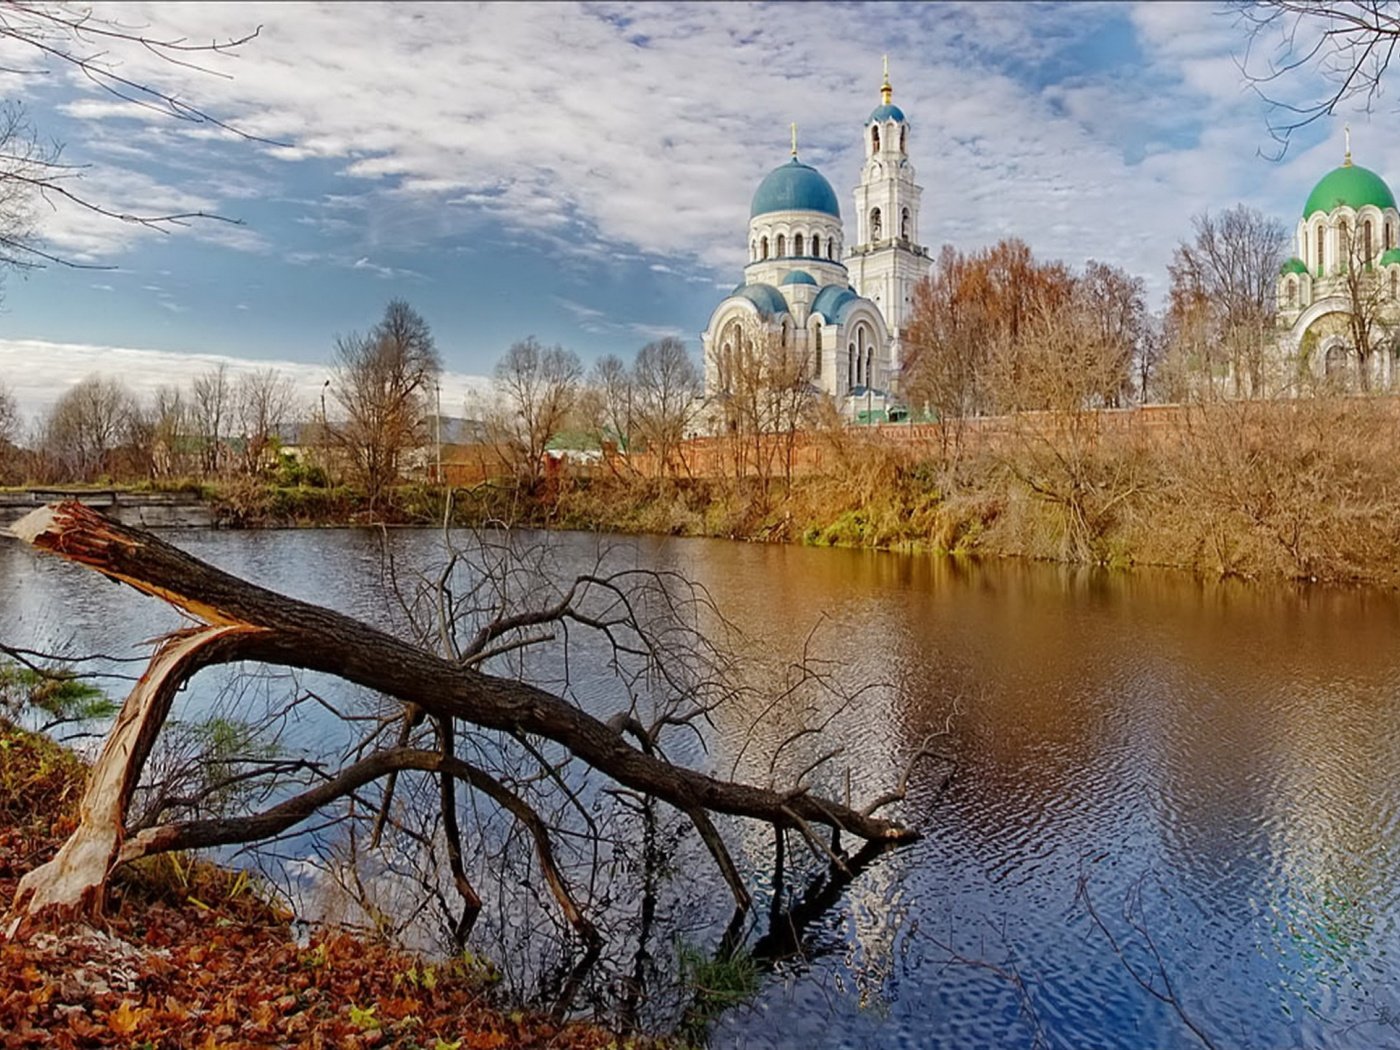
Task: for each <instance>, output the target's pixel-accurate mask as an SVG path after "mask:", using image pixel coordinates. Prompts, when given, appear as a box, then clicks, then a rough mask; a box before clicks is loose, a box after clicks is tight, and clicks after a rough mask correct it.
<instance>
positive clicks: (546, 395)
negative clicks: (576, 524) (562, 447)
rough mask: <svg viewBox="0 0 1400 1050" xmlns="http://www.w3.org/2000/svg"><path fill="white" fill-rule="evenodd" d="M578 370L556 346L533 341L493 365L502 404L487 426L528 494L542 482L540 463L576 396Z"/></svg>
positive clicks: (572, 356) (573, 359)
mask: <svg viewBox="0 0 1400 1050" xmlns="http://www.w3.org/2000/svg"><path fill="white" fill-rule="evenodd" d="M582 375H583V366H582V365H581V364H580V363H579V359H578V355H577V354H575V353H574V352H573V351H572V350H565V349H564V348H563V347H560V346H551V347H544V346H541V345H540V344H539V342H538V341H537V340H536V339H535V337H534V336H530V337H529V338H527V339H524V340H522V341H521V342H518V343H516V344H515V345H514V346H512V347H511V348H510V349H509V350H507V351H506V354H505V356H504V357H502V358H501V360H500V361H498V362H497V363H496V387H497V391H498V393H499V395H500V398H501V404H500V406H499V408H498V410H497V411H496V413H495V414H494V417H493V418H492V419H491V420H490V424H491V431H492V437H493V439H494V440H495V442H496V446H497V448H498V449H500V451H501V453H502V455H503V456H504V457H505V460H506V465H507V466H508V467H509V468H510V469H511V470H512V471H513V472H514V473H515V476H516V478H517V480H518V481H519V482H520V484H521V485H523V486H524V487H526V488H527V489H531V490H533V489H534V488H535V487H536V486H538V485H539V483H540V480H541V478H543V476H544V457H545V451H546V450H547V449H548V447H549V443H550V442H551V441H552V440H554V438H555V437H556V436H558V434H559V432H560V430H561V429H562V428H563V426H564V423H565V421H566V420H567V419H568V417H569V413H570V412H571V411H572V410H573V408H574V406H575V403H576V401H577V398H578V393H579V381H580V379H581V377H582Z"/></svg>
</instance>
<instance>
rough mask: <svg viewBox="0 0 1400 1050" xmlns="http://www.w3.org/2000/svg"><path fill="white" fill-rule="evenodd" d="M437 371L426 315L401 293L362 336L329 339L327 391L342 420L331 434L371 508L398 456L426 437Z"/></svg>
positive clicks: (393, 473)
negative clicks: (331, 361) (331, 358)
mask: <svg viewBox="0 0 1400 1050" xmlns="http://www.w3.org/2000/svg"><path fill="white" fill-rule="evenodd" d="M441 371H442V361H441V359H440V358H439V357H438V352H437V345H436V344H435V343H434V341H433V334H432V331H431V329H429V327H428V323H427V321H425V320H423V318H422V316H421V315H420V314H419V313H418V312H417V311H416V310H414V309H413V307H411V306H409V305H408V303H406V302H405V301H404V300H402V299H394V300H391V301H390V302H389V304H388V305H387V306H386V307H385V308H384V317H383V319H382V320H381V321H380V322H379V323H378V324H377V325H375V326H374V327H373V328H371V329H370V330H369V332H368V333H367V334H365V335H363V336H361V335H357V334H355V333H351V334H350V335H348V336H344V337H342V338H338V339H337V340H336V363H335V373H334V375H333V377H332V379H331V393H332V395H333V396H334V397H335V401H336V404H338V405H339V406H340V409H341V411H342V412H343V413H344V416H345V418H344V420H343V421H341V422H339V423H336V424H333V425H332V427H331V434H332V437H333V439H334V440H335V441H336V443H337V444H339V445H340V446H341V447H342V448H343V449H345V450H346V452H347V453H348V454H349V457H350V462H351V463H352V465H353V468H354V473H355V476H356V478H357V479H358V481H359V482H360V484H361V485H362V486H363V487H364V490H365V495H366V496H367V497H368V498H369V505H370V510H371V512H372V511H373V510H374V508H375V506H376V503H377V501H378V500H379V498H380V497H381V496H382V495H383V494H384V492H385V490H386V489H387V488H388V487H389V486H391V485H393V484H394V483H395V482H397V481H398V480H399V477H400V475H401V472H402V470H403V466H404V463H403V460H404V454H405V453H406V452H408V451H409V450H410V449H414V448H418V447H420V446H422V445H423V444H424V443H425V442H426V440H427V424H426V420H427V418H428V415H429V412H430V411H431V404H430V401H429V398H430V397H431V395H432V393H433V391H434V387H435V385H436V383H437V378H438V375H439V373H441Z"/></svg>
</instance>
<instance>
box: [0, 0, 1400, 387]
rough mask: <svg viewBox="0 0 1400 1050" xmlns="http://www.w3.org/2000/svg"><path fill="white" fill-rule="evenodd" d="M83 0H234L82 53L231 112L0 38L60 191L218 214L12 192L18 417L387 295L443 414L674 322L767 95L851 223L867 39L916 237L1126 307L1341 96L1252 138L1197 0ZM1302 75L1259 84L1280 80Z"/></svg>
mask: <svg viewBox="0 0 1400 1050" xmlns="http://www.w3.org/2000/svg"><path fill="white" fill-rule="evenodd" d="M93 6H94V11H95V12H96V14H97V15H99V16H101V17H104V18H109V19H113V20H115V21H118V22H120V23H122V24H123V25H126V26H130V27H133V28H134V29H136V30H138V31H139V32H140V33H142V34H144V35H147V36H151V37H157V38H162V39H176V38H181V39H186V40H188V41H190V42H191V43H202V42H206V41H211V40H227V39H230V38H235V37H239V36H242V35H244V34H247V33H250V32H252V31H254V30H257V36H256V37H255V38H253V39H251V40H249V41H248V42H246V43H244V44H241V45H240V46H238V47H236V48H233V49H231V50H229V51H227V52H225V53H220V54H204V55H199V56H198V58H197V62H196V63H195V64H194V65H196V66H197V68H193V67H192V66H191V65H190V64H180V63H172V62H168V61H162V60H161V59H160V58H159V57H158V56H156V55H154V54H151V53H150V52H149V51H147V50H145V49H142V48H140V47H131V46H126V47H123V46H120V45H115V46H111V47H107V48H106V50H107V58H106V59H105V60H106V61H109V62H111V63H113V64H114V67H115V68H116V69H117V70H118V71H119V72H120V73H121V74H122V75H123V76H125V77H127V78H128V79H130V80H133V81H137V82H140V83H145V84H150V85H152V86H154V87H157V88H159V89H161V90H164V91H167V92H170V93H172V94H175V95H177V96H178V97H179V98H181V99H182V100H187V101H189V102H190V103H192V104H194V105H196V106H198V107H199V109H201V110H202V111H204V112H206V113H209V114H211V115H213V116H216V117H217V118H218V119H219V120H220V121H222V122H223V123H225V124H227V125H229V126H231V127H234V128H237V129H238V130H239V131H241V132H243V133H245V135H247V136H254V138H248V137H241V136H240V135H237V134H233V133H231V132H229V131H227V130H224V129H221V128H220V127H218V126H216V125H212V124H209V123H199V122H196V121H189V120H178V119H175V118H172V117H171V116H169V115H168V114H165V113H161V112H158V111H155V110H153V109H151V108H147V107H141V106H136V105H132V104H130V103H128V102H123V101H122V100H120V99H118V98H116V97H114V96H113V95H112V94H111V93H109V92H107V91H104V90H103V89H102V87H101V85H99V84H95V83H93V82H91V81H90V80H87V79H84V78H83V77H81V76H80V75H79V74H78V73H77V72H76V71H74V70H72V69H63V68H61V67H58V66H53V65H49V66H46V65H45V64H44V62H43V60H42V56H40V55H37V54H35V53H33V52H32V50H31V51H28V52H26V51H24V50H22V49H18V50H17V48H19V45H16V44H15V43H14V42H13V41H8V42H6V41H0V67H3V72H0V86H3V88H4V91H5V96H6V97H7V98H8V99H10V100H20V101H22V102H23V104H24V105H25V107H26V109H27V112H28V113H29V116H30V118H31V120H32V121H33V123H34V125H35V126H36V127H37V128H39V130H40V131H41V133H42V134H43V135H44V136H45V138H46V139H50V140H52V141H54V142H57V143H61V144H62V146H63V154H62V156H63V159H64V160H65V161H66V162H67V163H70V164H74V165H80V166H81V168H80V172H81V179H80V182H79V183H78V184H77V185H76V186H75V188H76V189H77V190H78V192H80V193H82V194H83V195H84V196H87V197H89V198H90V199H92V200H94V201H97V202H100V203H102V204H104V205H105V206H108V207H109V208H112V209H116V210H125V209H130V210H132V211H139V212H144V213H146V214H150V213H152V212H161V211H167V210H169V211H204V212H209V213H214V214H217V215H220V216H224V217H227V218H230V219H235V220H237V224H236V225H235V224H233V223H229V222H222V221H214V220H196V221H194V222H192V223H191V224H190V225H189V226H188V227H185V228H182V229H179V230H176V231H174V232H170V233H162V232H159V231H155V230H151V229H147V228H143V227H140V226H135V225H131V224H124V223H121V222H117V221H113V220H110V219H105V218H102V217H99V216H94V215H92V214H90V213H84V212H83V211H82V210H81V209H78V208H76V207H73V206H71V205H68V204H66V203H65V202H64V201H62V200H55V201H53V202H52V204H51V205H48V206H45V207H44V208H43V209H42V211H41V214H40V221H41V226H40V229H41V231H42V235H43V238H44V244H45V246H46V247H47V248H48V249H49V250H50V251H52V252H54V253H55V254H57V255H59V256H61V257H63V258H65V259H67V260H69V261H71V262H76V263H80V264H82V266H83V267H85V268H72V267H65V266H48V267H46V268H44V269H42V270H37V271H33V272H30V273H28V274H27V275H16V274H10V275H8V276H7V277H6V278H5V281H4V285H3V288H0V296H2V298H0V384H4V385H5V386H7V387H9V388H10V389H11V390H12V391H14V393H15V394H16V395H17V397H18V398H19V400H20V402H21V406H22V408H23V410H24V411H26V412H27V413H30V414H35V413H39V412H41V411H43V410H44V409H45V408H46V407H47V406H48V405H50V404H51V403H52V402H53V400H54V399H55V398H57V397H58V396H59V395H60V394H61V393H62V391H63V390H64V389H66V388H67V387H68V386H69V385H71V384H72V383H75V382H77V381H78V380H79V379H81V378H82V377H83V376H84V375H86V374H89V373H91V372H94V371H102V372H106V373H108V374H112V375H117V376H120V377H121V378H123V379H124V380H126V381H128V382H130V383H131V384H132V385H133V386H134V387H136V388H137V389H138V390H140V391H147V390H150V389H153V388H154V387H155V386H156V385H158V384H160V383H171V382H182V381H187V380H188V378H189V377H191V376H193V375H194V374H197V373H198V372H200V371H203V370H204V369H206V368H208V367H209V366H210V364H211V363H214V362H217V361H220V360H227V361H230V362H232V363H233V365H234V367H235V368H253V367H266V366H268V365H275V366H277V367H279V368H283V369H285V370H286V371H287V373H288V374H289V375H291V376H292V377H293V378H294V379H295V381H296V383H297V385H298V388H299V389H300V390H301V391H302V392H303V394H304V396H305V397H306V398H308V399H313V398H314V397H316V396H317V395H318V394H319V392H320V389H321V387H322V385H323V383H324V380H325V377H326V376H328V375H329V374H330V373H329V363H330V361H331V357H332V352H333V348H334V344H335V339H336V337H337V335H343V334H346V333H349V332H354V331H363V330H365V329H367V328H368V327H370V326H371V325H373V324H374V323H375V321H376V320H377V319H378V318H379V316H380V315H381V314H382V312H383V309H384V305H385V304H386V303H387V302H388V301H389V300H390V299H391V298H396V297H397V298H403V299H406V300H407V301H408V302H409V303H410V304H411V305H412V306H414V308H415V309H417V310H418V311H419V312H420V313H421V314H422V315H423V316H424V318H425V319H426V320H427V321H428V323H429V324H430V325H431V327H432V329H433V332H434V334H435V336H436V340H437V344H438V347H439V350H440V352H441V354H442V357H443V361H444V367H445V369H446V373H447V377H446V380H445V382H444V384H443V391H444V393H443V397H444V405H443V409H444V411H445V412H449V413H450V412H451V411H452V410H453V408H454V407H455V404H456V402H457V401H458V400H459V399H461V398H464V397H465V396H466V394H467V391H469V390H472V389H479V387H480V381H479V380H478V379H477V378H475V377H480V376H484V375H486V374H488V373H489V372H490V370H491V368H492V366H493V365H494V363H495V361H496V360H497V359H498V358H499V357H500V356H501V354H502V353H503V352H504V351H505V350H506V348H507V347H509V346H510V344H511V343H512V342H515V341H516V340H519V339H521V338H524V337H525V336H529V335H534V336H536V337H537V338H539V339H540V340H542V341H543V342H545V343H551V344H552V343H559V344H561V345H563V346H565V347H568V348H570V349H573V350H575V351H576V352H577V353H578V354H579V356H580V357H581V358H582V359H583V360H584V362H585V363H588V362H591V361H592V360H594V359H596V358H597V357H598V356H601V355H602V354H605V353H617V354H619V355H621V356H623V357H624V358H630V357H631V356H632V354H634V353H635V351H636V350H637V349H639V348H640V347H641V346H642V345H643V344H645V343H646V342H648V341H650V340H653V339H656V338H659V337H661V336H666V335H675V336H679V337H680V338H682V339H684V340H686V341H687V343H688V345H689V346H690V347H691V348H692V350H693V351H694V352H696V353H697V354H698V348H699V332H700V331H701V330H702V329H703V328H704V326H705V324H706V322H707V320H708V317H709V314H710V311H711V310H712V309H713V307H714V306H715V305H716V304H717V303H718V301H719V299H720V298H722V297H723V295H724V294H725V293H726V292H727V291H728V290H729V289H731V288H732V287H733V286H734V285H735V284H736V283H737V282H738V280H739V278H740V276H741V273H740V271H741V267H742V265H743V262H744V257H745V251H746V244H747V236H746V230H747V221H748V206H749V200H750V197H751V196H752V193H753V190H754V189H755V187H756V186H757V184H758V182H759V181H760V179H761V178H762V177H763V175H764V174H765V173H766V172H767V171H769V170H771V169H772V168H773V167H775V166H777V165H778V164H781V163H783V162H785V161H786V160H787V158H788V148H789V131H788V127H789V123H790V122H796V123H797V124H798V127H799V139H800V147H801V156H802V159H803V160H805V161H807V162H808V163H811V164H814V165H816V166H817V167H818V168H819V169H820V170H821V171H822V172H823V173H824V174H825V175H826V176H827V178H828V179H829V180H830V181H831V183H832V185H833V186H834V187H835V188H836V191H837V195H838V197H839V199H840V201H841V204H842V209H843V213H844V215H845V217H846V221H847V234H848V237H847V239H848V242H849V240H850V234H851V232H852V230H853V223H852V221H851V208H852V195H851V191H852V189H853V188H854V186H855V183H856V181H857V178H858V174H859V169H860V164H861V143H862V134H863V126H864V121H865V119H866V117H867V116H868V114H869V112H870V110H871V109H872V108H873V107H874V106H875V105H877V104H878V102H879V85H880V79H881V59H882V56H884V55H888V56H889V67H890V78H891V81H892V83H893V85H894V100H895V102H896V103H897V104H898V105H899V106H900V107H901V108H902V109H903V110H904V112H905V113H906V114H907V115H908V118H909V121H910V124H911V134H910V147H909V150H910V156H911V160H912V162H913V164H914V166H915V169H916V171H917V173H918V180H919V182H920V183H921V184H922V186H923V187H924V195H923V212H922V217H921V222H920V227H921V231H922V233H923V235H924V238H925V240H926V241H927V242H928V245H929V247H930V249H931V251H934V252H936V251H937V250H938V248H939V247H940V246H941V245H943V244H945V243H946V244H952V245H954V246H955V247H957V248H959V249H962V250H973V249H977V248H980V247H983V246H986V245H989V244H992V243H995V242H996V241H997V240H999V239H1001V238H1003V237H1008V236H1016V237H1020V238H1022V239H1023V240H1025V241H1026V242H1027V243H1029V244H1030V246H1031V248H1032V249H1033V250H1034V251H1035V253H1036V254H1037V256H1039V257H1043V258H1047V259H1060V260H1063V261H1065V262H1066V263H1069V264H1071V265H1076V266H1077V265H1081V264H1082V263H1084V262H1085V261H1086V260H1088V259H1091V258H1092V259H1097V260H1101V261H1104V262H1109V263H1112V264H1114V265H1117V266H1120V267H1123V268H1124V269H1126V270H1128V271H1130V272H1131V273H1134V274H1137V275H1139V276H1141V277H1142V278H1143V279H1144V281H1145V282H1146V285H1147V289H1148V293H1149V299H1150V301H1151V304H1152V305H1154V306H1155V305H1157V304H1158V303H1159V301H1160V299H1161V296H1162V294H1163V293H1164V292H1165V289H1166V265H1167V262H1168V260H1169V259H1170V256H1171V252H1172V250H1173V248H1174V247H1175V246H1176V244H1177V243H1178V242H1179V241H1181V240H1183V239H1186V238H1188V237H1189V236H1190V221H1191V217H1192V216H1193V215H1196V214H1198V213H1200V212H1203V211H1206V210H1211V211H1216V210H1221V209H1225V208H1228V207H1231V206H1233V205H1234V204H1236V203H1241V202H1242V203H1246V204H1249V205H1252V206H1254V207H1257V208H1260V209H1262V210H1263V211H1265V212H1266V213H1268V214H1271V215H1276V216H1278V217H1279V218H1281V219H1283V220H1284V221H1285V222H1286V223H1287V224H1288V227H1289V229H1290V230H1291V229H1292V226H1293V224H1294V223H1295V222H1296V220H1297V216H1298V211H1299V209H1300V208H1301V205H1302V202H1303V201H1304V199H1305V198H1306V196H1307V193H1308V190H1309V189H1310V187H1311V186H1312V185H1313V184H1314V183H1315V182H1316V181H1317V179H1318V178H1320V177H1321V176H1322V175H1323V174H1324V173H1325V172H1326V171H1328V170H1329V169H1331V168H1332V167H1335V166H1336V165H1337V164H1338V163H1339V162H1340V160H1341V157H1342V134H1343V133H1342V118H1341V117H1338V118H1335V119H1328V120H1324V121H1320V122H1318V123H1317V124H1314V125H1312V126H1310V127H1308V128H1305V129H1303V130H1302V131H1301V132H1300V133H1299V134H1298V135H1296V136H1295V137H1294V140H1293V141H1292V143H1291V145H1290V146H1289V149H1288V151H1287V153H1286V154H1285V155H1284V156H1283V158H1282V159H1277V158H1276V157H1275V154H1276V153H1277V144H1276V143H1275V142H1274V141H1273V140H1272V138H1271V137H1270V134H1269V121H1270V117H1271V110H1270V107H1269V105H1268V103H1267V102H1266V101H1265V100H1263V99H1262V98H1261V97H1260V96H1259V93H1258V92H1257V91H1256V90H1255V89H1254V88H1253V87H1251V86H1250V85H1249V83H1247V82H1246V80H1245V78H1244V77H1243V75H1242V73H1241V64H1242V63H1244V64H1246V65H1249V64H1250V63H1253V64H1254V65H1253V66H1251V67H1250V68H1256V67H1257V65H1258V63H1259V62H1261V61H1267V59H1268V58H1269V57H1270V56H1269V54H1268V52H1267V50H1266V48H1265V47H1264V45H1265V44H1266V43H1267V41H1259V40H1256V41H1254V42H1253V43H1252V44H1251V40H1250V37H1249V34H1248V31H1247V28H1246V27H1244V26H1242V25H1240V24H1239V21H1238V17H1237V15H1235V14H1233V13H1231V12H1230V11H1227V10H1222V9H1219V8H1217V7H1214V6H1212V5H1211V4H1208V3H1188V4H1181V5H1177V4H1169V3H1158V2H1151V3H1146V4H1141V5H1134V4H1121V5H1120V4H1090V5H1082V6H1081V5H1072V4H1046V5H1034V4H1022V3H1017V4H996V3H974V4H966V5H960V4H946V5H944V4H939V5H933V4H816V3H810V4H800V5H798V4H760V5H748V4H739V3H707V4H684V3H665V4H613V3H603V4H589V5H572V4H563V3H549V4H530V3H510V4H484V5H465V4H445V3H443V4H428V5H421V6H420V5H414V4H407V3H395V4H373V3H355V4H293V3H276V4H257V3H241V4H236V5H233V4H230V5H221V4H214V3H199V4H193V3H191V4H175V3H161V4H104V3H97V4H95V5H93ZM90 46H91V47H92V49H93V50H96V49H97V45H96V44H92V45H90ZM104 46H105V45H104ZM1304 76H1305V74H1299V75H1298V76H1297V77H1294V78H1292V79H1289V80H1286V81H1283V82H1280V83H1279V84H1278V85H1277V86H1276V90H1275V91H1274V93H1275V94H1276V95H1278V96H1281V97H1294V96H1293V93H1297V94H1298V97H1302V95H1305V94H1307V92H1308V91H1309V90H1311V89H1312V88H1313V87H1315V85H1311V84H1308V83H1307V82H1306V81H1305V80H1304V79H1303V77H1304ZM1273 115H1274V116H1275V117H1276V116H1277V113H1276V112H1275V113H1274V114H1273ZM1393 115H1394V111H1393V109H1388V108H1386V106H1385V103H1384V100H1382V104H1380V105H1378V107H1377V109H1376V112H1375V114H1372V115H1368V114H1365V113H1357V114H1354V115H1352V116H1350V118H1349V119H1350V120H1351V122H1352V128H1353V134H1352V141H1353V150H1354V153H1355V157H1356V160H1357V162H1358V163H1360V164H1364V165H1366V166H1368V167H1372V168H1374V169H1376V170H1377V171H1379V172H1380V173H1381V174H1382V175H1384V176H1386V177H1387V178H1388V179H1390V178H1392V177H1393V176H1400V137H1397V136H1395V135H1392V134H1386V135H1383V134H1381V131H1382V129H1383V128H1385V127H1386V126H1387V123H1386V122H1387V119H1388V118H1390V117H1393Z"/></svg>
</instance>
